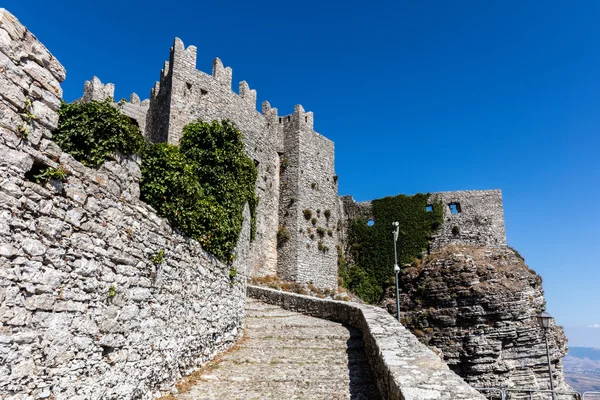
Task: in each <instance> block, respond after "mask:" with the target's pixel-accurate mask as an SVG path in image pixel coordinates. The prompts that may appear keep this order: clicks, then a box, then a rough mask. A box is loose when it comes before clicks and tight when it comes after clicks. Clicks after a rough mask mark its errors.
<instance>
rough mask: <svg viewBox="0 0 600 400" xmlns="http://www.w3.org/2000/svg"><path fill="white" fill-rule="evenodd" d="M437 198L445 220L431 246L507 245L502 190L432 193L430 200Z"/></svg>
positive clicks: (431, 201)
mask: <svg viewBox="0 0 600 400" xmlns="http://www.w3.org/2000/svg"><path fill="white" fill-rule="evenodd" d="M435 201H441V202H442V203H443V205H444V223H443V224H442V227H441V228H440V230H439V231H438V233H437V234H436V236H435V237H434V239H433V241H432V243H431V248H432V249H438V248H442V247H444V246H446V245H448V244H464V245H486V246H491V247H503V246H506V228H505V226H504V207H503V205H502V191H500V190H460V191H457V192H438V193H432V194H431V197H430V198H429V202H430V203H431V204H433V202H435ZM451 205H452V206H451ZM453 209H454V210H455V211H456V212H455V213H453Z"/></svg>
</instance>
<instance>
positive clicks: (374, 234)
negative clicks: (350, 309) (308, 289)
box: [339, 193, 444, 303]
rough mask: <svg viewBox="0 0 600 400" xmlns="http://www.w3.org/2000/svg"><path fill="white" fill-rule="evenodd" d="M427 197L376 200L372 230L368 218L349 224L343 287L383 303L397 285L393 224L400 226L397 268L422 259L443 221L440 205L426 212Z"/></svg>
mask: <svg viewBox="0 0 600 400" xmlns="http://www.w3.org/2000/svg"><path fill="white" fill-rule="evenodd" d="M428 198H429V195H428V194H421V193H419V194H416V195H414V196H406V195H399V196H394V197H385V198H383V199H378V200H373V202H372V212H373V220H374V222H375V223H374V224H373V226H369V225H368V224H367V222H368V221H367V219H366V218H362V217H361V218H356V219H355V220H353V221H351V222H350V224H349V232H348V252H349V254H350V256H351V257H350V258H351V259H352V260H353V263H352V264H348V265H346V264H345V262H344V265H343V266H341V267H340V268H339V272H340V276H341V278H342V279H343V281H344V286H346V287H347V288H348V289H350V290H351V291H352V292H354V293H355V294H356V295H358V296H359V297H361V298H362V299H363V300H365V301H367V302H369V303H376V302H379V301H381V300H382V298H383V296H384V294H385V291H386V289H387V288H388V287H390V286H392V285H394V272H393V271H394V247H393V246H394V243H393V235H392V231H393V227H392V222H394V221H398V222H399V223H400V235H399V239H398V243H397V248H398V265H400V267H402V265H404V264H406V263H409V262H411V261H412V260H414V259H415V258H418V257H421V254H422V253H423V251H425V250H427V246H428V244H429V241H430V238H431V235H432V234H433V233H435V232H436V231H437V230H438V229H439V227H440V226H441V224H442V222H443V218H444V211H443V205H442V203H441V202H438V203H435V204H433V209H432V210H431V211H427V210H426V207H427V205H428V204H427V200H428Z"/></svg>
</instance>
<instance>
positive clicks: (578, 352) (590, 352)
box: [567, 332, 600, 360]
mask: <svg viewBox="0 0 600 400" xmlns="http://www.w3.org/2000/svg"><path fill="white" fill-rule="evenodd" d="M598 333H600V332H598ZM567 356H571V357H575V358H589V359H590V360H600V349H598V348H594V347H569V353H568V354H567Z"/></svg>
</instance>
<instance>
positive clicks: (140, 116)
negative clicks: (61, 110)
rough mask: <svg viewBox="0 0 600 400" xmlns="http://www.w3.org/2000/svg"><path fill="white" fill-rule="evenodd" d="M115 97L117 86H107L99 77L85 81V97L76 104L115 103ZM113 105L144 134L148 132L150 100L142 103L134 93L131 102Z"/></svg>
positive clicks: (124, 100) (123, 101)
mask: <svg viewBox="0 0 600 400" xmlns="http://www.w3.org/2000/svg"><path fill="white" fill-rule="evenodd" d="M114 96H115V85H113V84H112V83H107V84H106V85H105V84H103V83H102V81H100V79H99V78H98V77H97V76H94V77H93V78H92V79H91V80H89V81H85V83H84V85H83V96H82V97H80V98H79V99H77V100H75V102H88V101H104V100H106V99H111V100H112V101H114ZM113 104H114V106H115V107H117V108H118V109H119V110H120V111H121V112H122V113H123V114H125V115H127V116H128V117H129V118H131V119H132V120H133V122H134V123H135V124H137V126H138V127H139V128H140V131H141V132H142V133H144V132H145V131H146V118H147V114H148V108H149V107H150V100H149V99H146V100H144V101H140V96H138V95H137V94H136V93H132V94H131V96H129V101H127V100H126V99H121V100H119V102H118V103H113Z"/></svg>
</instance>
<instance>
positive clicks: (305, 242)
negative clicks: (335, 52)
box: [277, 105, 339, 289]
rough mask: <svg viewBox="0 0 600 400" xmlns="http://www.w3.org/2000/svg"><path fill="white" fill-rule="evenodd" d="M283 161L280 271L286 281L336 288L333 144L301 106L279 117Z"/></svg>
mask: <svg viewBox="0 0 600 400" xmlns="http://www.w3.org/2000/svg"><path fill="white" fill-rule="evenodd" d="M278 122H279V126H280V131H281V134H282V137H283V145H284V154H283V156H282V157H281V168H280V171H281V184H280V188H281V189H280V203H279V204H280V208H279V223H280V228H279V230H280V231H283V232H289V237H290V239H289V240H288V241H286V242H284V243H282V241H281V240H280V241H279V252H278V260H277V266H278V271H279V274H280V276H281V277H282V278H284V279H287V280H293V281H296V282H300V283H312V284H314V285H316V286H317V287H320V288H330V289H333V288H336V287H337V252H336V244H337V242H338V230H337V225H338V221H337V218H338V214H339V213H338V191H337V179H336V178H335V172H334V145H333V142H332V141H331V140H329V139H327V138H325V137H323V136H321V135H320V134H318V133H317V132H315V131H314V130H313V113H312V112H305V111H304V109H303V108H302V106H300V105H297V106H296V107H295V109H294V113H293V114H291V115H288V116H284V117H279V121H278Z"/></svg>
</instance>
